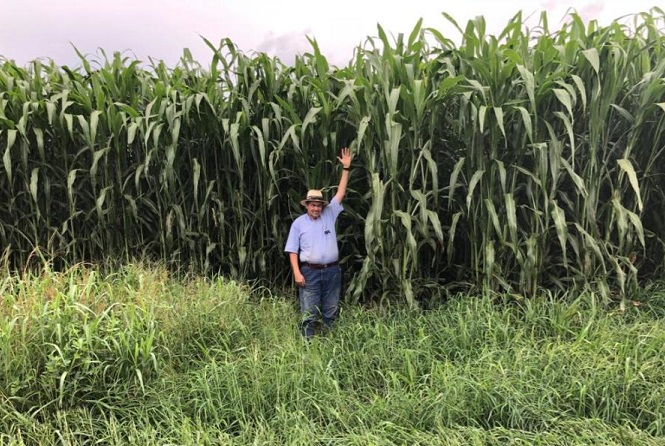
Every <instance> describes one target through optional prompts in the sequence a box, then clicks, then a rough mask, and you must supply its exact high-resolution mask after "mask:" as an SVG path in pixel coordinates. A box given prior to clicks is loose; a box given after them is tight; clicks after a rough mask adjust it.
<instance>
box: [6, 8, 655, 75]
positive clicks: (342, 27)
mask: <svg viewBox="0 0 665 446" xmlns="http://www.w3.org/2000/svg"><path fill="white" fill-rule="evenodd" d="M656 3H657V2H656V1H655V0H631V1H618V0H578V1H564V0H454V1H451V0H438V1H436V0H399V1H395V0H333V1H325V2H319V1H311V0H310V1H305V0H113V1H105V2H104V1H95V0H22V1H17V0H0V11H1V12H2V18H1V19H0V56H2V57H4V58H6V59H11V60H14V61H15V62H16V63H17V64H19V65H25V64H26V63H28V62H29V61H31V60H34V59H36V58H50V59H53V60H55V62H56V63H58V64H60V65H71V66H77V65H79V63H78V58H77V56H76V53H75V52H74V49H73V47H72V45H74V46H76V47H77V48H78V49H79V50H80V51H81V52H82V53H84V54H87V55H90V56H91V57H96V56H95V54H97V49H98V48H103V49H104V51H106V53H107V54H108V55H109V56H110V55H112V53H113V52H114V51H121V52H123V53H124V54H125V55H126V56H128V57H131V58H134V57H136V58H138V59H140V60H143V61H146V60H147V58H148V57H152V58H153V59H156V60H163V61H164V62H165V63H166V64H167V65H168V66H175V64H176V63H177V62H178V60H179V58H180V56H181V55H182V49H183V48H189V49H190V50H191V52H192V54H193V55H194V58H195V59H196V60H198V61H199V62H200V63H201V64H202V65H203V66H204V67H207V64H208V63H209V61H210V58H211V51H210V50H209V49H208V48H207V46H206V45H205V44H204V42H203V40H202V39H201V36H203V37H205V38H207V39H208V40H210V41H212V42H213V43H215V44H217V43H219V41H220V40H221V39H222V38H226V37H228V38H230V39H231V40H232V41H233V42H234V43H235V44H236V45H237V46H238V47H240V49H241V50H243V51H245V52H248V53H250V52H251V51H265V52H267V53H268V54H270V55H273V56H278V57H279V58H280V59H282V60H283V61H284V62H286V63H289V64H290V63H292V62H293V55H294V54H296V53H302V52H306V51H309V50H310V49H311V46H310V44H309V43H308V41H307V39H306V37H305V36H310V37H313V38H315V39H316V40H317V42H318V43H319V46H320V47H321V50H322V52H323V54H324V55H325V56H326V57H327V58H328V60H329V62H330V63H332V64H335V65H346V63H347V62H348V61H349V60H350V59H351V57H352V55H353V49H354V47H355V46H357V45H358V44H360V43H361V42H362V41H363V40H365V38H366V37H367V36H376V35H377V32H376V29H377V28H376V25H377V23H379V24H381V26H382V27H383V28H384V29H385V30H386V31H388V32H389V33H392V34H397V33H400V32H402V33H405V34H407V35H408V33H409V32H410V31H411V30H412V29H413V27H414V26H415V24H416V22H417V21H418V19H419V18H423V19H424V26H429V27H433V28H436V29H438V30H439V31H441V32H443V33H444V34H445V35H446V36H447V37H450V38H452V39H453V40H454V41H458V36H459V34H458V33H457V32H456V31H454V30H453V28H452V27H450V26H449V25H448V24H447V22H446V20H445V19H444V18H443V17H442V15H441V12H446V13H448V14H450V15H451V16H452V17H453V18H455V20H456V21H457V22H458V23H459V24H460V25H461V26H462V27H464V25H465V24H466V21H467V20H469V19H471V18H473V17H475V16H477V15H483V16H485V19H486V21H487V23H488V33H490V34H491V33H496V32H498V31H500V30H502V29H503V28H504V26H505V24H506V22H507V21H508V19H509V18H510V17H512V16H513V15H515V14H516V13H517V12H518V11H519V10H522V11H523V12H524V15H525V16H528V15H530V14H533V16H534V17H537V16H538V15H539V13H540V12H541V11H547V12H548V17H549V22H550V28H558V26H559V23H560V22H561V20H562V19H564V18H565V15H566V12H567V11H569V10H570V8H573V9H574V10H576V11H577V12H578V13H579V14H580V15H581V16H582V17H583V18H585V19H587V20H588V19H597V20H598V21H599V22H600V23H601V24H603V25H606V24H608V23H609V22H610V21H611V20H613V19H617V18H619V17H621V16H623V15H626V14H633V13H639V12H647V11H649V10H650V9H651V8H652V7H653V6H654V5H655V4H656Z"/></svg>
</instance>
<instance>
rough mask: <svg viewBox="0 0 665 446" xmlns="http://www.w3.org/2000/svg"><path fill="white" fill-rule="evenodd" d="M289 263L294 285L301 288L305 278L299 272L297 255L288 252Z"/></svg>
mask: <svg viewBox="0 0 665 446" xmlns="http://www.w3.org/2000/svg"><path fill="white" fill-rule="evenodd" d="M289 262H291V270H293V280H294V281H295V283H296V285H298V286H300V287H303V286H305V276H303V275H302V273H301V272H300V265H298V253H296V252H290V253H289Z"/></svg>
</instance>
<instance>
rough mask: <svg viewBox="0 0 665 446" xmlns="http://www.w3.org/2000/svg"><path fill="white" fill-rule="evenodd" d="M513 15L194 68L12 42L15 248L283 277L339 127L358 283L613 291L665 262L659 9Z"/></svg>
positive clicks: (0, 229)
mask: <svg viewBox="0 0 665 446" xmlns="http://www.w3.org/2000/svg"><path fill="white" fill-rule="evenodd" d="M450 20H451V21H453V20H452V19H450ZM521 20H522V17H521V15H519V14H518V15H517V16H515V17H514V19H513V20H511V21H510V22H509V23H508V24H507V26H506V28H505V29H504V31H503V32H502V33H501V35H499V36H490V35H487V34H486V33H485V24H484V21H483V19H482V18H479V19H476V20H475V21H472V22H469V23H468V24H467V26H466V28H464V29H462V28H459V31H460V33H461V35H462V37H463V39H462V43H461V44H460V45H459V47H457V46H456V45H455V44H454V43H453V42H452V41H451V40H450V39H448V38H447V37H445V36H443V35H441V33H439V32H438V31H437V30H433V29H422V28H421V25H420V23H418V24H417V25H416V27H415V28H414V30H413V32H412V33H411V35H410V36H408V38H406V37H405V36H398V37H397V38H395V39H389V38H388V37H387V36H385V35H384V34H383V30H382V29H381V28H379V37H378V38H376V39H375V40H372V39H370V40H368V43H367V44H366V45H365V47H363V48H358V49H357V51H356V54H355V56H354V58H353V60H352V61H351V62H350V63H349V65H348V66H346V67H341V68H337V67H331V66H329V65H328V63H327V61H326V59H325V57H324V55H322V54H321V53H320V52H319V50H318V47H317V45H316V42H314V41H313V42H312V53H311V54H305V55H303V56H302V57H300V58H298V59H297V60H296V62H295V64H294V65H293V66H286V65H284V64H283V63H282V62H281V61H279V60H277V59H273V58H270V57H268V56H266V55H265V54H255V55H252V56H248V55H245V54H242V53H240V52H238V51H237V50H236V48H235V46H234V45H233V43H232V42H230V41H228V40H227V41H223V42H221V43H220V45H219V46H214V45H212V44H210V46H211V48H212V49H213V50H214V54H215V55H214V57H213V59H212V62H211V64H210V65H209V67H206V68H204V67H202V66H201V65H200V64H199V63H198V62H196V61H194V60H192V59H191V57H190V56H189V55H188V54H187V53H185V55H184V56H183V58H182V61H181V63H180V64H179V65H178V66H177V67H175V68H173V69H171V68H168V67H165V66H164V65H163V64H157V65H153V66H152V67H150V68H149V69H143V68H141V67H140V64H139V62H138V61H135V60H129V59H126V58H122V57H121V56H119V55H117V54H116V55H114V57H112V58H110V59H104V60H103V61H101V62H94V61H90V60H88V59H86V58H85V57H82V58H81V61H82V66H81V67H80V69H74V70H72V69H69V68H68V67H59V66H56V65H54V64H52V63H51V64H50V65H48V64H43V63H40V62H37V61H36V62H34V63H32V64H31V65H30V66H29V67H27V68H21V67H18V66H16V65H15V64H13V63H11V62H9V61H5V62H4V63H3V64H2V65H1V66H0V152H2V162H1V166H0V244H1V246H2V248H3V254H4V257H5V261H6V264H8V265H11V266H13V267H24V266H26V265H27V264H28V263H29V261H30V258H31V256H33V257H34V256H35V248H38V250H39V253H41V255H43V256H45V257H46V258H53V259H62V260H64V261H65V262H67V263H69V262H76V261H108V260H110V259H113V260H121V261H122V260H128V259H132V258H136V257H147V258H152V259H159V260H163V261H166V262H168V263H169V264H171V265H174V266H186V267H188V268H189V267H191V268H194V269H195V270H198V271H205V272H208V273H217V272H221V273H224V274H229V275H232V276H234V277H239V278H261V279H265V280H266V281H267V283H268V284H283V283H288V281H289V280H290V276H289V268H288V263H287V261H286V259H285V256H284V254H283V252H282V250H283V246H284V241H285V237H286V235H287V232H288V228H289V225H290V222H291V221H292V219H293V218H294V217H295V216H297V215H298V214H299V213H300V212H301V208H300V207H299V205H298V204H297V202H298V200H299V198H300V197H301V196H302V195H303V194H304V192H305V191H306V190H307V189H308V188H314V187H317V188H318V187H324V188H327V189H325V190H326V193H327V194H328V195H329V196H331V195H332V194H333V193H334V191H333V187H334V185H336V183H337V180H338V175H339V171H338V165H337V162H336V159H335V158H336V156H337V154H338V151H339V149H340V147H343V146H349V147H351V149H352V151H353V153H354V155H355V158H354V162H353V166H352V172H351V182H350V186H349V188H350V189H349V193H348V195H347V197H348V198H347V201H345V207H346V212H345V213H344V214H343V216H342V217H341V220H340V222H339V233H340V242H341V249H342V253H343V259H342V260H343V263H344V265H345V268H346V271H347V273H348V279H349V282H348V283H347V284H348V286H349V296H352V297H353V298H357V299H359V298H372V299H377V298H378V299H380V298H384V297H386V296H389V295H390V296H393V297H392V298H393V299H395V298H398V297H395V296H403V299H404V300H405V301H407V302H409V303H412V304H415V303H416V301H417V300H418V299H419V298H423V297H426V296H431V295H437V294H439V293H445V290H446V289H450V288H451V287H457V286H478V287H486V288H490V289H497V290H507V291H510V292H514V293H520V294H531V293H533V292H534V291H535V289H536V288H537V287H540V286H548V287H552V286H554V287H560V288H570V287H573V286H593V287H594V288H597V289H600V290H601V291H604V292H606V293H607V294H608V295H610V294H614V293H615V292H616V293H618V294H621V293H623V292H625V291H626V290H627V287H628V286H632V285H634V284H635V283H636V280H637V279H638V278H639V277H640V273H641V272H642V273H644V274H651V273H653V272H654V271H657V272H659V271H660V268H661V266H662V264H663V250H662V240H663V238H664V237H665V233H664V228H665V227H664V225H663V217H662V209H663V206H664V205H665V203H664V198H665V197H664V196H663V191H664V188H663V185H664V177H663V175H664V174H665V163H664V162H663V154H662V152H663V149H664V148H665V133H664V130H665V113H664V111H665V81H664V78H665V57H664V56H665V36H664V33H663V24H664V20H665V15H664V14H663V12H662V11H660V10H653V11H652V14H640V15H636V16H635V17H634V19H633V23H632V26H631V27H627V26H622V25H620V24H618V23H614V24H612V25H610V26H608V27H599V26H598V25H597V24H596V23H594V22H592V23H590V24H584V23H583V22H582V20H581V19H580V17H578V16H576V15H571V16H570V21H569V23H567V24H565V25H563V26H562V28H561V29H558V30H556V31H550V30H549V28H548V24H547V18H546V16H543V17H542V18H541V27H539V28H538V29H536V30H531V31H529V30H525V29H524V27H523V26H522V24H521ZM453 22H454V21H453ZM441 285H445V287H441ZM398 299H399V298H398Z"/></svg>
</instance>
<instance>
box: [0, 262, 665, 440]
mask: <svg viewBox="0 0 665 446" xmlns="http://www.w3.org/2000/svg"><path fill="white" fill-rule="evenodd" d="M0 290H1V291H2V293H1V294H2V296H3V298H2V304H1V306H0V315H1V319H0V350H1V352H2V361H0V444H1V445H24V444H25V445H37V444H39V445H49V444H53V445H55V444H59V445H60V444H91V443H101V444H113V445H115V444H118V445H119V444H146V445H151V444H154V445H157V444H160V445H163V444H237V445H244V444H289V445H300V444H302V445H312V444H317V445H368V444H376V445H402V444H409V445H412V444H422V445H469V444H471V445H473V444H477V445H488V444H489V445H494V444H496V445H504V444H512V445H532V444H542V445H564V444H565V445H570V444H580V445H581V444H584V445H594V444H595V445H601V444H602V445H607V444H617V445H619V444H621V445H631V444H634V445H645V444H646V445H662V444H665V403H664V401H665V358H664V357H663V355H662V348H663V345H665V319H664V316H665V305H664V303H665V289H664V288H663V287H662V286H661V285H658V284H655V285H651V286H650V287H649V288H646V289H642V290H641V291H640V294H639V295H635V296H632V297H633V299H634V302H635V304H634V305H629V306H628V307H627V308H626V309H625V311H621V310H620V308H619V306H618V305H614V304H613V303H611V302H604V301H601V300H600V299H599V298H598V297H597V296H596V295H594V294H583V295H579V296H561V295H557V296H553V295H551V294H548V293H546V292H543V293H541V294H540V295H539V296H538V297H537V298H533V299H528V300H517V299H514V298H511V297H510V296H502V295H491V296H461V295H460V296H457V297H455V298H452V299H450V300H449V301H448V302H446V303H445V304H443V305H440V306H438V307H435V308H432V309H430V310H423V311H419V312H415V311H409V310H405V309H402V308H390V309H385V308H384V309H381V308H361V307H357V306H345V307H344V308H343V309H342V313H341V317H340V320H339V324H338V325H337V326H336V328H335V329H334V330H333V331H332V332H331V333H329V334H328V335H327V336H325V337H318V338H316V339H314V340H313V341H312V342H310V343H305V342H304V341H303V340H302V339H301V338H300V336H299V335H298V332H297V322H298V314H297V307H296V300H295V298H291V297H289V296H271V295H269V294H268V295H266V293H259V292H258V290H253V289H251V288H250V287H248V286H246V285H243V284H240V283H236V282H232V281H229V280H224V279H217V280H206V279H202V278H198V277H191V278H189V279H187V280H176V279H174V278H172V277H170V276H169V275H168V273H167V272H166V270H165V269H163V268H160V267H159V266H154V265H153V266H147V265H139V264H135V265H127V266H125V267H123V268H121V269H119V270H118V271H117V272H115V273H113V274H105V273H102V272H100V271H99V270H97V269H94V268H90V267H83V266H78V267H74V268H72V269H71V270H69V271H67V272H64V273H55V272H52V271H50V270H48V269H45V270H44V271H43V272H42V273H41V274H36V275H33V276H29V275H24V276H14V275H7V274H5V275H4V276H3V278H2V280H1V282H0Z"/></svg>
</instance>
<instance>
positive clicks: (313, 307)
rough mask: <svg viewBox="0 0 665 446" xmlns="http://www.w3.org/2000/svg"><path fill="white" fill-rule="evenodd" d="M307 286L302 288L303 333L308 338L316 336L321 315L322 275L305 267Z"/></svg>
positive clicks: (303, 271) (300, 292)
mask: <svg viewBox="0 0 665 446" xmlns="http://www.w3.org/2000/svg"><path fill="white" fill-rule="evenodd" d="M301 271H302V274H303V276H305V286H304V287H303V288H300V290H299V295H300V312H301V314H302V322H301V332H302V335H303V336H304V337H306V338H310V337H312V336H314V331H315V328H316V322H317V321H318V319H319V316H320V314H321V275H320V274H318V272H317V270H314V269H311V268H307V267H303V268H302V270H301Z"/></svg>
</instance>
